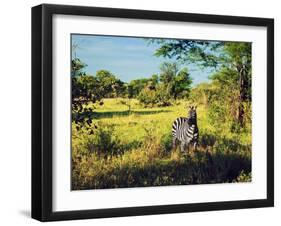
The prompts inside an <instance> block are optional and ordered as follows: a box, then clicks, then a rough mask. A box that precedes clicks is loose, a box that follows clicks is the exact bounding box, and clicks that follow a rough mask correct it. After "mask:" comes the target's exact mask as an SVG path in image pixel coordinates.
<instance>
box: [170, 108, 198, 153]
mask: <svg viewBox="0 0 281 226" xmlns="http://www.w3.org/2000/svg"><path fill="white" fill-rule="evenodd" d="M172 135H173V148H175V147H176V141H177V140H178V141H179V142H180V143H181V151H182V152H183V151H184V149H185V147H186V146H189V144H193V146H194V147H195V148H196V146H197V144H198V137H199V130H198V127H197V114H196V107H194V106H192V107H190V109H189V117H188V118H184V117H180V118H177V119H176V120H175V121H174V122H173V125H172Z"/></svg>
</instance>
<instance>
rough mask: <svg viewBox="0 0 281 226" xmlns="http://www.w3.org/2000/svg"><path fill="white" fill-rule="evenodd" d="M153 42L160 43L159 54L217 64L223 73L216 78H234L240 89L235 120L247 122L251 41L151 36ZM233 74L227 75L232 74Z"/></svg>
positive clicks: (201, 63) (190, 62)
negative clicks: (246, 107)
mask: <svg viewBox="0 0 281 226" xmlns="http://www.w3.org/2000/svg"><path fill="white" fill-rule="evenodd" d="M150 42H155V43H157V44H159V46H160V47H159V48H158V49H157V50H156V52H155V55H156V56H164V57H167V58H170V59H174V58H175V59H176V60H179V61H181V62H182V63H187V64H197V65H199V66H201V67H203V68H206V67H209V68H215V69H217V71H220V70H224V71H225V72H226V71H227V73H226V74H223V73H220V74H217V75H216V76H214V77H213V78H214V79H218V80H220V79H221V78H219V77H222V76H224V78H223V79H224V80H233V79H235V80H234V82H235V84H236V88H237V89H238V91H239V98H238V102H239V104H238V109H237V112H238V113H237V117H236V120H237V121H238V122H239V124H240V125H243V123H244V102H245V101H250V100H251V43H246V42H243V43H239V42H218V41H194V40H172V39H161V40H158V39H152V40H150ZM233 73H235V76H234V77H225V75H231V76H233Z"/></svg>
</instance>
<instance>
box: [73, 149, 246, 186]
mask: <svg viewBox="0 0 281 226" xmlns="http://www.w3.org/2000/svg"><path fill="white" fill-rule="evenodd" d="M242 172H244V173H246V174H249V173H250V172H251V159H250V158H249V157H246V156H242V155H240V154H236V153H230V154H229V153H228V154H225V153H218V152H215V153H210V152H208V151H207V152H204V151H196V152H194V153H193V154H188V155H186V156H182V157H181V158H180V159H179V160H172V159H169V158H168V159H165V160H160V159H156V160H154V161H151V162H150V163H149V164H146V165H144V166H143V165H136V164H132V165H123V166H122V167H120V168H115V169H114V170H111V171H107V172H106V173H101V174H99V175H95V176H94V177H91V178H89V177H87V178H80V179H79V180H77V178H73V180H72V182H73V184H72V188H73V190H83V189H107V188H127V187H147V186H167V185H190V184H212V183H230V182H234V181H235V180H236V179H237V177H238V176H239V175H240V174H241V173H242ZM82 181H83V182H82Z"/></svg>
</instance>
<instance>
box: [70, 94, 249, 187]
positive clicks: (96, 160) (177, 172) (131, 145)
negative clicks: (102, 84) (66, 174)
mask: <svg viewBox="0 0 281 226" xmlns="http://www.w3.org/2000/svg"><path fill="white" fill-rule="evenodd" d="M123 103H124V101H123V100H122V99H121V98H115V99H105V100H104V105H103V106H95V107H96V111H95V114H94V117H95V120H94V122H93V124H95V125H96V127H97V129H95V130H94V131H95V132H94V134H89V133H88V132H87V131H86V130H79V131H77V130H76V129H75V125H74V124H73V129H72V189H73V190H79V189H100V188H122V187H139V186H159V185H183V184H206V183H228V182H249V181H251V133H250V127H251V125H250V124H249V125H247V127H249V129H248V130H247V129H245V130H243V131H239V133H237V132H233V131H231V129H230V128H231V126H230V125H228V124H227V122H226V123H224V124H223V125H221V126H220V127H219V128H218V127H217V125H214V124H212V123H211V122H210V120H209V117H208V110H207V109H206V108H205V107H204V106H203V105H200V106H199V107H198V110H197V114H198V127H199V130H200V146H199V148H198V149H197V150H196V151H192V150H189V152H188V151H187V152H185V153H181V152H180V151H179V148H177V149H176V150H172V147H171V125H172V122H173V121H174V120H175V119H176V118H177V117H180V116H183V117H185V116H186V115H187V110H186V105H187V104H188V103H187V102H185V101H179V102H177V103H173V105H172V106H168V107H163V108H161V107H158V108H142V107H141V106H140V105H139V104H138V102H137V101H136V100H131V109H130V112H128V107H127V106H126V105H124V104H123ZM92 126H93V127H94V125H92Z"/></svg>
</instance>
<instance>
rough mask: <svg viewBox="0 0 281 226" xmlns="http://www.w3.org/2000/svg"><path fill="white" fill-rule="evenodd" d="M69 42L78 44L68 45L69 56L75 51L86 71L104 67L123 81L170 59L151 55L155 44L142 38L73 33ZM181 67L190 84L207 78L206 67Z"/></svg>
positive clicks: (143, 74) (152, 71)
mask: <svg viewBox="0 0 281 226" xmlns="http://www.w3.org/2000/svg"><path fill="white" fill-rule="evenodd" d="M73 44H75V45H77V46H78V47H77V48H75V50H74V49H72V51H73V53H72V57H73V58H74V57H75V55H76V57H78V58H80V59H81V61H82V62H84V63H86V64H87V65H88V66H87V67H86V69H85V71H86V72H87V73H88V74H92V75H95V74H96V71H98V70H101V69H105V70H109V71H111V72H112V73H113V74H114V75H116V76H117V77H118V78H119V79H121V80H122V81H124V82H129V81H131V80H134V79H139V78H148V77H150V76H151V75H152V74H158V73H159V71H160V70H159V66H160V65H161V63H163V62H164V61H171V60H170V59H165V58H163V57H156V56H154V55H153V54H154V53H155V50H156V49H157V47H159V46H158V45H156V44H150V45H148V43H147V41H146V40H144V39H143V38H131V37H117V36H96V35H76V34H73V35H72V45H73ZM182 67H187V68H188V69H189V73H190V76H191V77H192V79H193V85H196V84H199V83H201V82H207V81H208V76H209V73H208V71H206V70H205V71H203V70H202V69H201V68H198V67H197V66H196V65H182Z"/></svg>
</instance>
